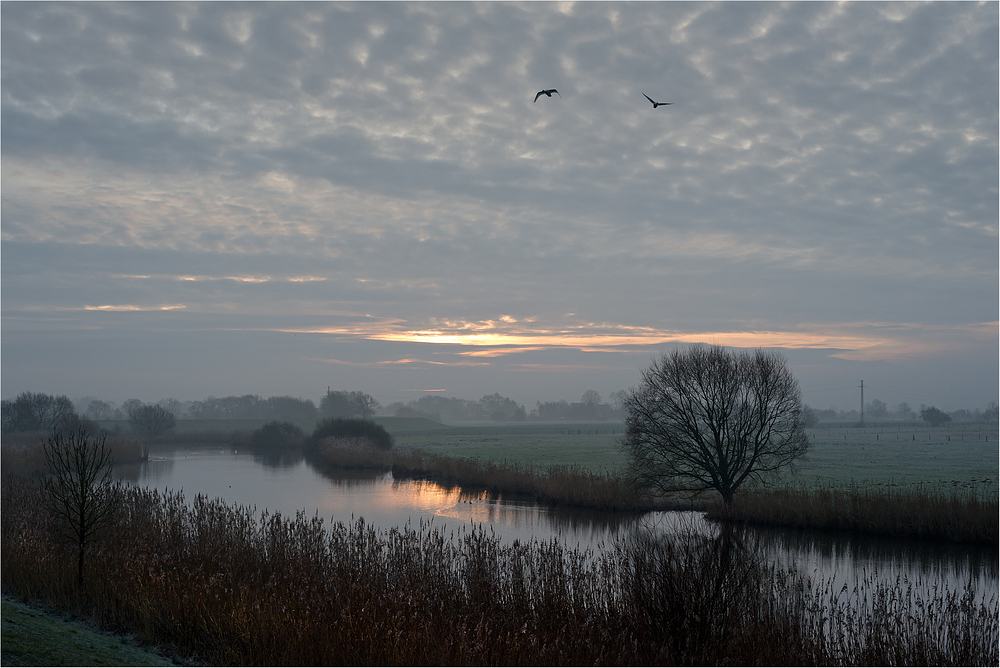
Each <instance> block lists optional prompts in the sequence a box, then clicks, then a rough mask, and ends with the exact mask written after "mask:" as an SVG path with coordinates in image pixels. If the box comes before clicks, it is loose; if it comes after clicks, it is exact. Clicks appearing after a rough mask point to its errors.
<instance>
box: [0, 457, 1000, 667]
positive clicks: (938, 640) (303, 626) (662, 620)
mask: <svg viewBox="0 0 1000 668" xmlns="http://www.w3.org/2000/svg"><path fill="white" fill-rule="evenodd" d="M118 493H119V494H120V504H119V508H120V512H119V514H118V518H117V522H116V524H115V525H114V526H113V527H111V528H110V529H108V530H107V532H106V533H105V534H104V535H103V536H102V537H101V540H100V542H99V543H97V544H96V545H95V547H94V549H93V550H92V551H91V552H90V554H89V555H88V561H87V572H86V577H85V580H84V583H83V585H82V586H78V585H77V582H76V578H75V561H74V558H73V556H74V555H73V553H72V551H71V550H67V549H65V547H64V546H61V545H60V544H58V543H56V542H54V539H53V536H52V534H51V533H50V529H49V525H48V523H47V521H46V518H45V517H44V515H43V514H42V511H41V510H40V509H41V508H42V507H43V504H42V503H41V501H42V497H41V494H42V491H41V487H40V485H39V484H38V482H37V481H36V480H29V479H24V478H18V477H11V476H5V477H4V479H3V487H2V503H3V508H4V513H3V516H2V535H0V539H2V540H0V552H2V560H3V569H2V572H0V583H2V588H3V591H4V592H5V593H7V594H10V595H13V596H16V597H18V598H21V599H23V600H28V601H32V602H35V603H41V604H44V605H46V606H49V607H52V608H55V609H59V610H63V611H68V612H72V613H73V614H75V615H78V616H80V617H83V618H86V619H88V620H90V621H92V622H94V623H96V624H98V625H100V626H102V627H104V628H106V629H109V630H114V631H118V632H126V633H130V634H133V635H134V636H135V637H136V638H137V639H138V640H139V641H140V642H144V643H148V644H151V645H155V646H158V647H160V648H161V649H162V650H163V651H165V652H166V653H167V654H168V655H177V656H184V657H188V658H189V660H191V661H193V662H204V663H209V664H214V665H358V664H393V665H414V664H437V665H467V664H477V665H488V664H504V665H595V664H608V665H658V664H668V665H708V664H714V665H719V664H725V663H731V664H743V665H767V666H772V665H787V664H798V665H829V664H840V665H876V664H908V665H996V664H997V662H998V658H1000V657H998V655H997V640H998V621H997V600H996V596H995V595H994V596H993V598H992V599H991V600H990V601H988V602H986V603H976V601H975V598H974V596H973V595H972V594H971V593H969V592H958V591H956V592H948V591H943V590H933V591H931V590H930V589H928V588H916V587H912V586H911V585H910V584H909V583H906V582H896V583H882V582H879V581H877V580H875V579H872V580H871V581H870V582H869V581H866V582H860V583H858V586H857V588H856V590H855V592H845V591H843V590H840V591H834V590H833V588H832V587H831V586H830V585H824V584H823V583H819V584H818V585H814V584H813V583H810V582H809V581H808V580H805V579H803V578H801V577H799V576H797V575H795V574H794V573H792V572H785V571H781V570H779V569H777V568H776V567H774V566H770V565H768V564H767V562H766V561H765V560H764V559H763V557H762V556H761V555H762V551H761V549H760V548H758V547H757V546H755V545H754V543H753V542H752V541H751V540H750V539H748V538H747V536H745V535H744V534H743V533H742V532H741V531H740V530H739V529H738V528H734V529H731V530H724V531H722V532H720V533H719V534H718V535H717V536H709V537H706V536H699V535H697V533H695V532H694V531H691V532H686V533H681V534H678V535H675V536H672V537H670V538H666V539H654V538H652V537H651V536H648V535H643V534H639V535H637V536H635V537H634V538H633V539H631V540H622V541H620V542H619V543H617V544H616V545H615V546H613V547H610V548H609V549H607V550H605V551H602V552H601V553H600V554H594V553H592V552H589V551H579V550H570V549H567V548H565V547H563V546H562V545H561V544H559V543H558V542H555V541H552V542H539V541H532V542H529V543H524V542H514V543H512V544H503V543H501V541H500V540H499V539H498V538H497V537H496V536H494V535H493V534H492V533H491V532H490V531H488V530H484V529H482V528H477V527H471V526H470V527H468V528H465V529H462V530H457V531H448V532H445V531H444V530H441V529H439V528H435V527H434V526H432V525H430V524H424V523H421V524H420V525H419V526H416V527H413V526H406V527H401V528H396V529H391V530H384V531H379V530H375V529H374V528H372V527H371V526H370V525H367V524H366V523H365V522H364V520H358V521H356V522H354V523H352V524H343V523H335V524H332V525H330V526H327V525H325V523H324V521H323V520H322V519H320V518H318V517H308V516H306V515H305V514H304V513H299V514H297V515H296V516H295V517H294V518H291V517H282V516H280V515H276V514H270V513H267V512H264V513H261V514H259V515H258V514H256V512H255V510H254V509H252V508H247V507H241V506H234V505H229V504H226V503H224V502H222V501H221V500H216V501H210V500H208V499H206V498H205V497H203V496H197V497H195V498H194V500H193V501H192V502H191V503H187V502H185V500H184V498H183V496H182V495H181V494H179V493H168V492H157V491H153V490H149V489H145V488H139V487H124V486H123V487H121V488H119V491H118ZM929 591H931V593H926V592H929ZM917 592H925V593H917ZM862 599H863V600H862ZM859 602H860V603H863V605H861V604H859Z"/></svg>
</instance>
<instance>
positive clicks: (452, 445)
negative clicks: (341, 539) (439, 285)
mask: <svg viewBox="0 0 1000 668" xmlns="http://www.w3.org/2000/svg"><path fill="white" fill-rule="evenodd" d="M433 424H435V423H430V425H433ZM416 426H417V425H412V426H411V427H410V428H409V429H406V428H401V427H402V425H398V426H397V425H390V424H386V428H387V429H389V431H390V432H391V433H393V435H394V436H395V438H396V447H397V448H399V449H403V448H411V449H421V450H424V451H425V452H429V453H433V454H442V455H449V456H452V457H476V458H480V459H483V460H496V461H512V462H520V463H524V464H533V465H538V466H551V465H563V466H571V465H576V466H581V467H583V468H587V469H590V470H591V471H594V472H605V471H614V470H620V469H621V468H622V467H624V466H625V465H626V464H627V458H626V456H625V454H624V453H623V452H622V451H621V450H620V449H619V447H618V441H619V439H620V438H621V435H622V429H623V425H621V424H610V423H607V424H606V423H591V424H565V425H564V424H539V423H536V424H522V425H486V424H484V425H468V426H455V427H444V428H437V429H433V428H431V427H430V426H429V425H422V426H423V427H424V429H422V430H419V429H417V428H416ZM808 433H809V436H810V440H811V443H812V447H811V448H810V451H809V454H808V455H807V457H806V459H805V460H803V461H801V462H799V464H798V465H797V466H796V467H795V471H794V472H791V473H785V474H784V475H783V476H782V484H783V485H785V486H792V487H829V486H841V485H847V484H850V483H860V484H874V485H907V486H910V485H921V486H928V487H931V488H934V489H942V488H961V489H974V490H976V491H980V492H982V493H984V494H994V495H995V494H996V493H997V489H998V471H1000V456H998V453H1000V448H998V445H1000V442H998V437H997V426H996V425H984V424H952V425H948V426H942V427H936V428H932V427H929V426H925V425H923V424H918V423H913V422H908V423H886V424H884V425H869V426H867V427H863V428H862V427H854V426H840V425H837V424H831V425H821V426H820V427H819V428H817V429H810V430H809V431H808Z"/></svg>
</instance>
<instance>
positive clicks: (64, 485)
mask: <svg viewBox="0 0 1000 668" xmlns="http://www.w3.org/2000/svg"><path fill="white" fill-rule="evenodd" d="M42 447H43V449H44V451H45V459H46V462H47V463H48V466H49V473H50V476H49V477H48V478H46V479H45V483H44V485H45V491H46V492H47V494H46V502H47V505H48V509H49V511H50V513H51V514H52V517H53V519H54V520H55V523H56V529H57V532H58V534H59V536H60V538H62V539H63V540H65V541H67V542H69V543H72V544H74V545H76V548H77V583H78V584H80V585H82V584H83V560H84V554H85V553H86V551H87V546H88V545H90V543H92V542H93V541H94V539H95V538H96V536H97V534H98V532H99V531H100V530H101V529H103V528H105V527H106V526H108V525H109V524H110V523H111V521H112V520H113V518H114V514H115V510H116V508H117V499H116V496H117V495H116V494H115V492H116V490H117V483H116V482H115V481H114V479H113V478H112V477H111V463H112V460H111V449H110V448H109V447H108V446H107V435H106V434H104V433H101V435H100V436H91V435H90V434H88V432H87V431H86V430H85V429H80V430H78V431H74V432H70V434H69V436H64V435H63V433H62V432H61V431H56V432H54V433H53V435H52V436H51V437H50V438H49V439H48V440H47V441H46V442H45V443H43V444H42Z"/></svg>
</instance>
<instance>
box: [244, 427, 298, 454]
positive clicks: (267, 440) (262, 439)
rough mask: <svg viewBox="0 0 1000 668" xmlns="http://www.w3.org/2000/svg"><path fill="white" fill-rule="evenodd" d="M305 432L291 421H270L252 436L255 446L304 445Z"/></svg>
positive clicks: (251, 443) (281, 446)
mask: <svg viewBox="0 0 1000 668" xmlns="http://www.w3.org/2000/svg"><path fill="white" fill-rule="evenodd" d="M304 440H305V432H303V431H302V430H301V429H299V428H298V427H297V426H296V425H294V424H292V423H291V422H279V421H278V420H274V421H273V422H268V423H267V424H265V425H264V426H262V427H261V428H260V429H257V430H256V431H254V433H253V434H251V436H250V445H251V447H255V448H287V447H294V446H299V445H302V442H303V441H304Z"/></svg>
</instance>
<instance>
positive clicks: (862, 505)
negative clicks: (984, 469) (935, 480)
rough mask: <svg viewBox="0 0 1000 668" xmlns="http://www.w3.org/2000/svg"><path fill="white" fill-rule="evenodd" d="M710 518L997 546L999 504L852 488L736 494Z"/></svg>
mask: <svg viewBox="0 0 1000 668" xmlns="http://www.w3.org/2000/svg"><path fill="white" fill-rule="evenodd" d="M708 516H709V517H710V518H713V519H723V520H729V521H737V522H751V523H756V524H767V525H772V526H786V527H794V528H811V529H824V530H840V531H855V532H859V533H868V534H877V535H881V536H890V537H901V538H902V537H907V538H929V539H938V540H948V541H954V542H970V543H989V544H993V545H996V544H997V540H998V535H997V527H998V523H1000V522H998V518H1000V504H998V500H997V498H996V497H995V496H993V497H985V496H983V495H981V494H977V493H975V491H972V490H970V491H952V492H946V491H943V490H939V489H934V488H927V487H922V486H911V487H884V486H875V485H858V484H851V485H850V486H849V487H847V488H844V489H840V488H834V487H828V488H824V489H786V490H768V491H754V492H747V493H744V494H740V495H738V496H737V497H736V499H735V500H734V501H733V504H732V506H731V507H729V508H726V507H722V506H718V507H716V508H714V509H713V510H712V511H711V512H709V514H708Z"/></svg>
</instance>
